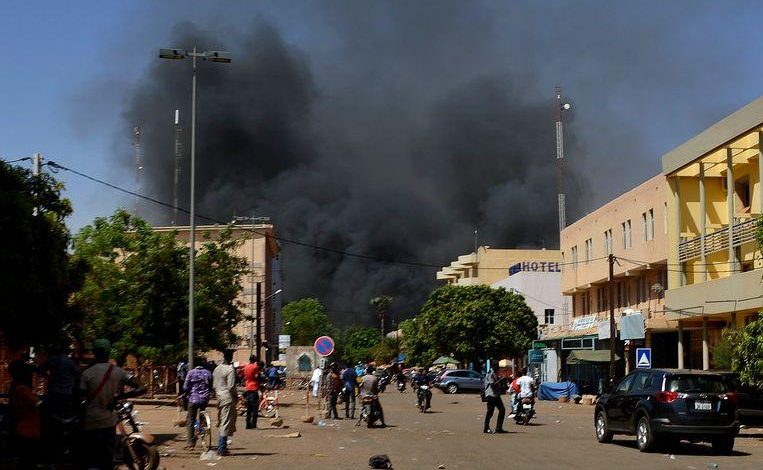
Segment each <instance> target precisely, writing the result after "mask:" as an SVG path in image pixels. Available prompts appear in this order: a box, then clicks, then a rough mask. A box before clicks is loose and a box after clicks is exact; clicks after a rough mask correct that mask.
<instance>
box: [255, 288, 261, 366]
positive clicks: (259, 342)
mask: <svg viewBox="0 0 763 470" xmlns="http://www.w3.org/2000/svg"><path fill="white" fill-rule="evenodd" d="M261 314H262V283H261V282H259V281H258V282H257V318H256V321H257V338H256V339H257V357H259V358H262V354H261V351H260V348H261V347H262V338H261V335H262V328H261V327H260V316H261Z"/></svg>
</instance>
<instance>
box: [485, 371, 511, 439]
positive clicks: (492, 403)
mask: <svg viewBox="0 0 763 470" xmlns="http://www.w3.org/2000/svg"><path fill="white" fill-rule="evenodd" d="M496 364H498V361H496ZM499 370H500V367H499V366H494V367H493V368H492V369H491V370H490V372H488V374H487V377H485V397H487V413H486V414H485V427H484V428H483V430H482V432H484V433H485V434H494V433H495V434H502V433H505V432H506V431H504V430H503V420H504V418H505V416H506V408H504V406H503V401H502V400H501V393H502V391H503V390H502V388H503V383H504V382H505V381H506V379H505V378H503V377H501V378H499V377H498V371H499ZM496 408H498V418H497V419H496V422H495V431H492V430H491V429H490V419H491V418H492V417H493V411H495V409H496Z"/></svg>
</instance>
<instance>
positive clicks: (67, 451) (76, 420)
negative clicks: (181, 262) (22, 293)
mask: <svg viewBox="0 0 763 470" xmlns="http://www.w3.org/2000/svg"><path fill="white" fill-rule="evenodd" d="M110 349H111V344H110V343H109V341H108V340H106V339H98V340H96V341H95V342H94V343H93V347H92V351H91V352H92V357H91V358H90V360H89V361H88V363H87V364H86V365H84V367H82V368H81V367H80V366H79V364H78V362H79V361H75V358H74V357H73V356H72V355H71V353H70V352H69V351H68V347H65V346H61V347H59V348H57V349H54V350H52V351H50V354H49V355H48V358H47V359H46V360H45V361H44V362H42V363H40V364H36V363H35V362H34V361H32V360H31V359H30V358H22V359H19V360H15V361H13V362H11V363H10V364H9V367H8V371H9V373H10V376H11V387H10V393H9V397H8V405H9V409H10V413H11V422H12V425H11V427H12V429H11V438H12V440H13V445H12V448H13V449H14V450H15V452H16V454H17V456H18V458H19V465H18V467H19V468H34V466H35V465H37V464H40V463H50V462H57V461H58V460H61V459H65V460H68V461H70V462H71V463H75V464H81V465H82V466H83V467H84V468H93V469H108V470H111V469H112V468H113V459H114V451H115V445H116V424H117V416H116V415H115V414H114V412H113V410H114V407H115V404H116V402H117V401H119V400H122V399H127V398H130V397H134V396H138V395H140V394H142V393H144V392H145V387H143V386H142V385H140V384H139V383H138V382H137V381H136V380H135V379H134V378H133V377H132V376H130V375H129V374H128V373H127V372H126V371H125V370H124V369H122V368H121V367H118V366H117V365H115V364H113V363H111V362H109V352H110ZM35 373H36V374H38V375H39V376H41V377H44V379H45V381H46V384H45V387H44V388H45V389H46V393H45V394H44V395H43V396H42V397H40V396H38V395H37V394H36V393H35V389H34V386H33V376H34V374H35ZM64 435H67V436H71V438H70V439H69V440H66V439H63V436H64Z"/></svg>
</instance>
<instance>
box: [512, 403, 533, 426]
mask: <svg viewBox="0 0 763 470" xmlns="http://www.w3.org/2000/svg"><path fill="white" fill-rule="evenodd" d="M533 416H535V400H534V399H533V398H532V397H526V398H520V399H519V403H517V412H516V414H515V415H514V421H516V423H517V424H519V425H525V424H527V423H529V422H530V419H531V418H532V417H533Z"/></svg>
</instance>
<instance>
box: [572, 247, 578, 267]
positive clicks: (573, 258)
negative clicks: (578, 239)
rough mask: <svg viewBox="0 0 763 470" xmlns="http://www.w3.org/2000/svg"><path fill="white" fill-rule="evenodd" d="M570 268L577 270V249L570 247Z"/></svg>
mask: <svg viewBox="0 0 763 470" xmlns="http://www.w3.org/2000/svg"><path fill="white" fill-rule="evenodd" d="M572 267H573V268H575V269H577V267H578V247H577V246H573V247H572Z"/></svg>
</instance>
